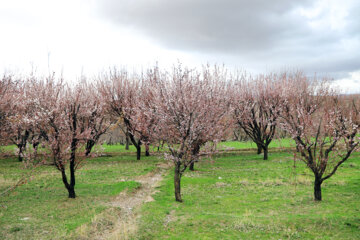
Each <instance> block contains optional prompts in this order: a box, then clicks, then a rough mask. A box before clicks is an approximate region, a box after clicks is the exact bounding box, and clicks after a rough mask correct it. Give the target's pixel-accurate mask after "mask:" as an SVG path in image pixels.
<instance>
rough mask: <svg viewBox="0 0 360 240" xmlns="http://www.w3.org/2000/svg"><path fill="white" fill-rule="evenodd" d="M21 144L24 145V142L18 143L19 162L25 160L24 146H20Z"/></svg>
mask: <svg viewBox="0 0 360 240" xmlns="http://www.w3.org/2000/svg"><path fill="white" fill-rule="evenodd" d="M20 145H22V144H19V145H18V148H19V154H18V160H19V162H22V161H23V157H22V155H23V146H20Z"/></svg>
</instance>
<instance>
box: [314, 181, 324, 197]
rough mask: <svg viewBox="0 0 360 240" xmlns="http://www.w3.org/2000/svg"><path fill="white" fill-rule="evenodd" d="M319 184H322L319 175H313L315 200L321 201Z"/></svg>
mask: <svg viewBox="0 0 360 240" xmlns="http://www.w3.org/2000/svg"><path fill="white" fill-rule="evenodd" d="M321 184H322V181H321V179H320V178H319V177H315V182H314V198H315V201H321Z"/></svg>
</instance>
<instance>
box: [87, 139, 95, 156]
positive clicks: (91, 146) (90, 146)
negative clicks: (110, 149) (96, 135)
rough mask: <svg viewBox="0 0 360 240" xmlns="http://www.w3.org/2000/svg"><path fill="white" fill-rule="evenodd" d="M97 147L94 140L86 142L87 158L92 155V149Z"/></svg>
mask: <svg viewBox="0 0 360 240" xmlns="http://www.w3.org/2000/svg"><path fill="white" fill-rule="evenodd" d="M94 146H95V141H93V140H88V141H87V142H86V151H85V156H89V154H90V153H91V150H92V148H93V147H94Z"/></svg>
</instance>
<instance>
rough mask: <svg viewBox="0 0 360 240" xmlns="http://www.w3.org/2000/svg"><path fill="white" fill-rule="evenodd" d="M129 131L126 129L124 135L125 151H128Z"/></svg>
mask: <svg viewBox="0 0 360 240" xmlns="http://www.w3.org/2000/svg"><path fill="white" fill-rule="evenodd" d="M129 142H130V140H129V131H128V130H127V128H126V134H125V150H129Z"/></svg>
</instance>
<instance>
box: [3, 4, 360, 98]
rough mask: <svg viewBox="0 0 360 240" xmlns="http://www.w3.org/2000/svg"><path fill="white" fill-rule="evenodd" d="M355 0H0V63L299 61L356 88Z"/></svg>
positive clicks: (257, 66)
mask: <svg viewBox="0 0 360 240" xmlns="http://www.w3.org/2000/svg"><path fill="white" fill-rule="evenodd" d="M359 12H360V1H357V0H342V1H338V0H298V1H289V0H272V1H269V0H251V1H250V0H173V1H169V0H127V1H125V0H88V1H85V0H62V1H55V0H52V1H49V0H32V1H28V0H1V1H0V29H1V38H0V71H18V72H28V71H31V69H35V70H36V71H37V72H40V73H41V72H44V73H47V72H49V71H51V72H52V71H56V72H63V74H64V75H65V76H66V77H67V78H71V79H74V80H75V79H76V78H78V77H79V76H80V75H81V74H86V75H92V74H96V73H97V72H99V71H102V70H106V69H107V68H108V67H110V66H120V67H127V68H130V69H138V68H142V67H143V68H146V67H149V66H153V65H154V64H155V63H156V62H158V63H159V65H160V66H164V67H169V66H171V65H173V64H174V63H176V62H177V61H178V60H179V61H181V62H183V63H184V64H185V65H189V66H200V65H201V64H204V63H211V64H212V63H218V64H225V65H226V66H228V67H229V68H240V69H246V70H247V71H250V72H254V73H259V72H269V71H281V70H284V69H289V70H294V69H301V70H303V71H305V72H306V73H307V74H309V75H311V74H314V73H317V74H318V75H325V76H329V77H332V78H334V79H335V81H336V83H337V84H339V86H341V88H342V89H344V90H346V91H348V92H356V91H357V92H360V14H359Z"/></svg>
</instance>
